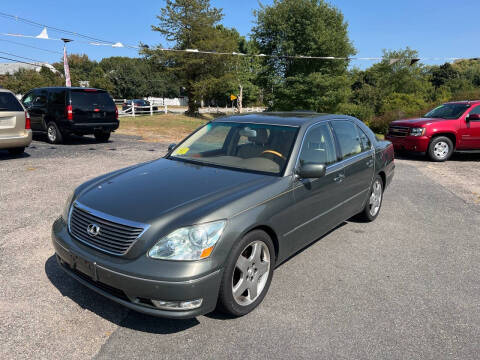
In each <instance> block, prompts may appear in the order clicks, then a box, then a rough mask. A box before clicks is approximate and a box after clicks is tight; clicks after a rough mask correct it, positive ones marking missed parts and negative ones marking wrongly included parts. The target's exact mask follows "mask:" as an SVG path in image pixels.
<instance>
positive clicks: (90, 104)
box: [71, 90, 115, 111]
mask: <svg viewBox="0 0 480 360" xmlns="http://www.w3.org/2000/svg"><path fill="white" fill-rule="evenodd" d="M71 100H72V106H73V107H74V108H76V109H81V110H85V111H90V110H92V109H93V108H94V107H101V108H103V109H114V108H115V104H114V102H113V100H112V98H111V97H110V95H108V93H106V92H104V91H85V90H79V91H72V94H71Z"/></svg>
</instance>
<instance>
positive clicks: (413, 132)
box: [410, 128, 425, 136]
mask: <svg viewBox="0 0 480 360" xmlns="http://www.w3.org/2000/svg"><path fill="white" fill-rule="evenodd" d="M424 134H425V128H411V129H410V136H423V135H424Z"/></svg>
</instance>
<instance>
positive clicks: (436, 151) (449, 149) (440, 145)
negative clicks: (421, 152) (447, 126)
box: [428, 136, 453, 162]
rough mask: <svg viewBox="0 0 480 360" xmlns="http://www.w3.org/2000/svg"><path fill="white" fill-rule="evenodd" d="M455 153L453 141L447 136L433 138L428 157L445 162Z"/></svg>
mask: <svg viewBox="0 0 480 360" xmlns="http://www.w3.org/2000/svg"><path fill="white" fill-rule="evenodd" d="M452 154H453V142H452V140H450V139H449V138H448V137H446V136H437V137H436V138H433V139H432V141H431V142H430V145H429V146H428V157H429V158H430V160H432V161H435V162H443V161H446V160H448V159H450V157H451V156H452Z"/></svg>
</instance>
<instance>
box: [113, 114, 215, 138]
mask: <svg viewBox="0 0 480 360" xmlns="http://www.w3.org/2000/svg"><path fill="white" fill-rule="evenodd" d="M211 119H213V116H211V115H210V114H202V116H200V117H190V116H186V115H181V114H161V115H160V114H159V115H153V116H150V115H145V116H136V117H121V118H120V128H119V129H118V130H117V133H120V134H126V135H136V136H141V137H142V140H143V141H149V142H165V143H166V142H170V143H174V142H179V141H180V140H182V139H183V138H185V137H186V136H187V135H188V134H190V133H191V132H192V131H193V130H195V129H197V128H198V127H200V126H202V125H203V124H205V123H206V122H207V121H209V120H211Z"/></svg>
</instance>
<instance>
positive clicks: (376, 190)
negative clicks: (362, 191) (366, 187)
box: [369, 179, 383, 216]
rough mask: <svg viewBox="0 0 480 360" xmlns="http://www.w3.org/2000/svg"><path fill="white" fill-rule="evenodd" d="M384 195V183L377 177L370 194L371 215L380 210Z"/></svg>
mask: <svg viewBox="0 0 480 360" xmlns="http://www.w3.org/2000/svg"><path fill="white" fill-rule="evenodd" d="M382 195H383V194H382V184H381V183H380V180H379V179H377V180H375V182H374V183H373V187H372V194H371V195H370V199H369V206H370V215H371V216H376V215H377V213H378V211H379V210H380V205H381V204H382Z"/></svg>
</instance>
